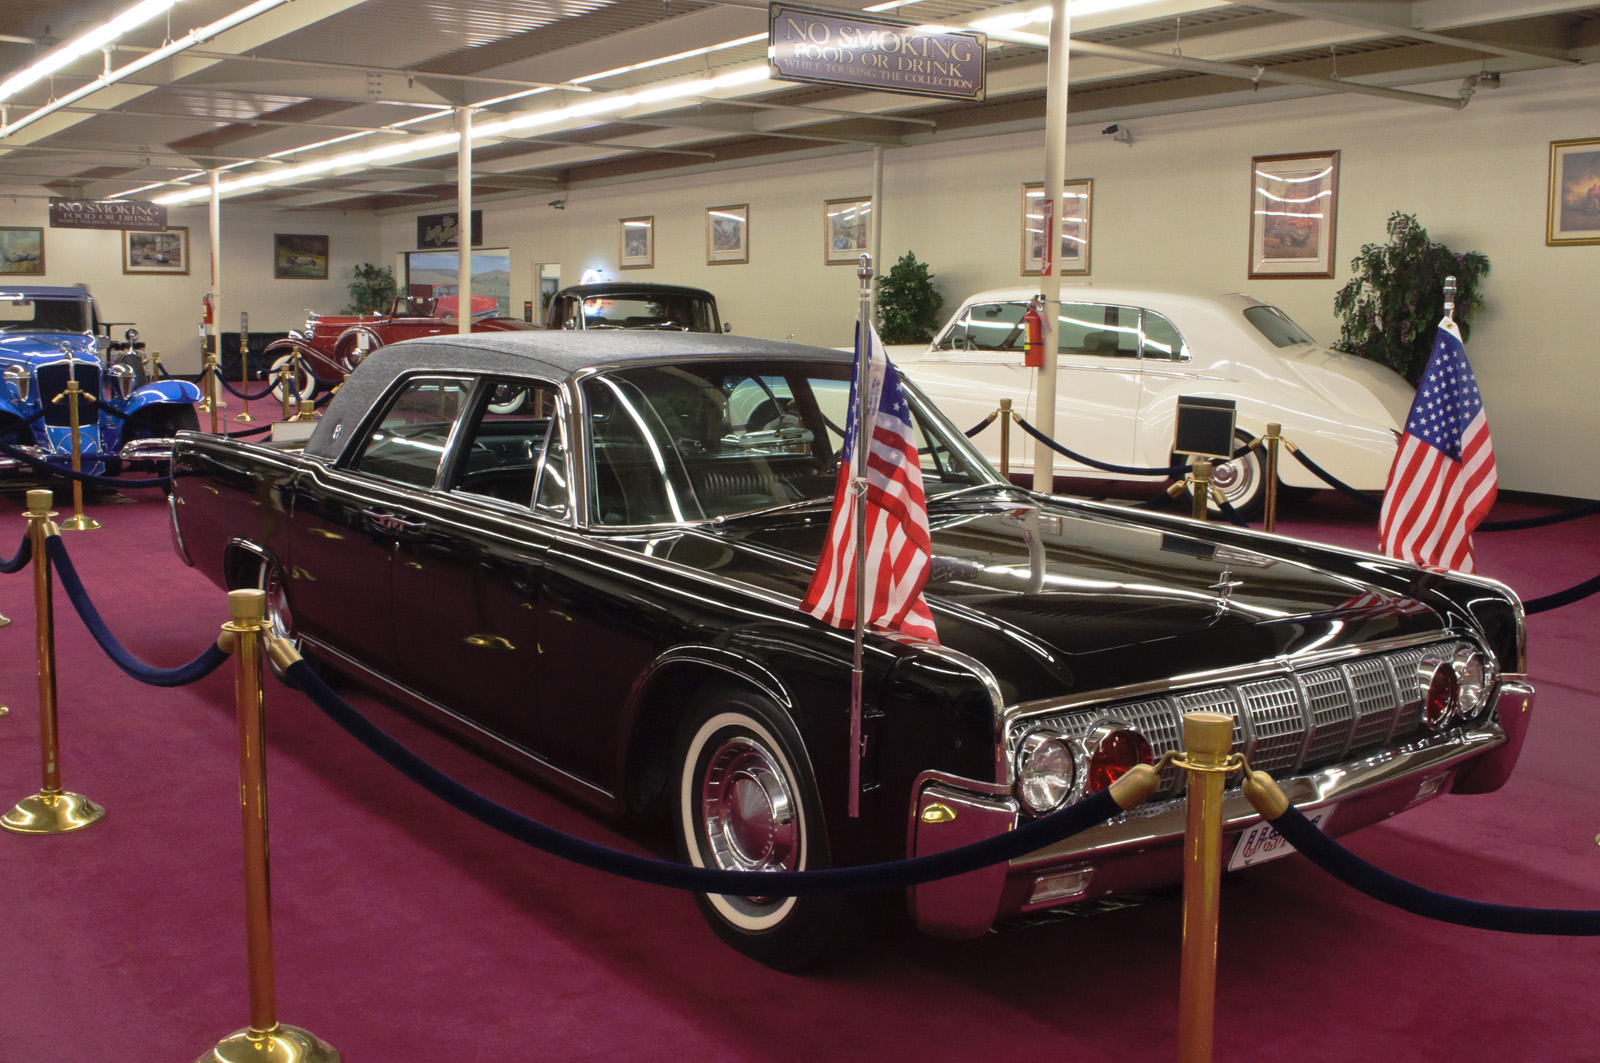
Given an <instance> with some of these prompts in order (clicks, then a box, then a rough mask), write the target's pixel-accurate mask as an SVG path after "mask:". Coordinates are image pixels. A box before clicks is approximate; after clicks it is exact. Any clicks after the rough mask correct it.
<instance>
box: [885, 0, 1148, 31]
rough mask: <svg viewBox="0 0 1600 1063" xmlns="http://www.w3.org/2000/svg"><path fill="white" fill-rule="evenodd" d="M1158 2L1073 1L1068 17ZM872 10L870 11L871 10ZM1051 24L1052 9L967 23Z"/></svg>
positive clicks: (993, 26)
mask: <svg viewBox="0 0 1600 1063" xmlns="http://www.w3.org/2000/svg"><path fill="white" fill-rule="evenodd" d="M1155 2H1156V0H1071V3H1070V4H1069V5H1068V7H1067V15H1068V16H1069V17H1071V18H1087V17H1088V16H1090V15H1104V14H1106V13H1108V12H1111V11H1124V10H1126V9H1128V8H1131V7H1143V6H1144V5H1146V4H1152V3H1155ZM869 10H870V9H869ZM1035 22H1037V23H1040V24H1042V25H1046V26H1048V25H1049V24H1050V9H1049V8H1048V7H1036V8H1034V9H1033V10H1032V11H1014V12H1011V13H1010V14H1005V15H996V16H994V17H993V18H980V19H973V20H971V21H970V22H968V23H967V25H969V26H971V27H972V28H973V29H975V30H983V31H986V32H992V31H994V30H1015V29H1021V28H1022V27H1023V26H1027V25H1030V24H1032V23H1035Z"/></svg>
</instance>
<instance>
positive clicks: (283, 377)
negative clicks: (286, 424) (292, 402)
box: [278, 365, 293, 421]
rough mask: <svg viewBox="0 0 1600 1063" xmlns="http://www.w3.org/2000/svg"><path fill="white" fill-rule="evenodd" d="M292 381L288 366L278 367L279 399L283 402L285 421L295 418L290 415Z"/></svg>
mask: <svg viewBox="0 0 1600 1063" xmlns="http://www.w3.org/2000/svg"><path fill="white" fill-rule="evenodd" d="M292 379H293V377H292V376H291V375H290V369H289V367H288V366H286V365H280V366H278V397H279V398H280V399H282V400H283V419H284V420H285V421H287V420H288V419H289V418H290V417H291V416H293V415H292V414H290V413H289V388H290V384H289V381H290V380H292Z"/></svg>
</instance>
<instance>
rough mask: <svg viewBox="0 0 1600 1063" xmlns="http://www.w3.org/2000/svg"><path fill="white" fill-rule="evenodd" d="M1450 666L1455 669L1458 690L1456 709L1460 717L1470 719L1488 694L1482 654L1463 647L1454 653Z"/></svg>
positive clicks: (1476, 713)
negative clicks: (1458, 702)
mask: <svg viewBox="0 0 1600 1063" xmlns="http://www.w3.org/2000/svg"><path fill="white" fill-rule="evenodd" d="M1450 663H1451V666H1452V667H1453V668H1454V669H1455V673H1456V685H1457V687H1458V688H1459V690H1460V694H1459V697H1460V706H1459V707H1458V708H1457V709H1456V712H1457V714H1459V715H1460V716H1461V718H1462V719H1471V718H1472V717H1474V716H1476V715H1478V710H1479V709H1481V708H1483V704H1484V701H1485V699H1487V698H1488V696H1489V689H1488V677H1489V670H1488V668H1487V667H1486V666H1485V663H1484V659H1483V654H1481V653H1479V652H1478V651H1477V650H1474V649H1470V648H1469V649H1464V650H1462V651H1461V652H1460V653H1458V654H1456V658H1455V660H1454V661H1451V662H1450Z"/></svg>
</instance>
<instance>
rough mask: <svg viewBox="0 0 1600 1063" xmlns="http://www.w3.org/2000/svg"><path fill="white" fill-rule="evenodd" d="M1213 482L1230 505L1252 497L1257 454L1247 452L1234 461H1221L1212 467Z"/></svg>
mask: <svg viewBox="0 0 1600 1063" xmlns="http://www.w3.org/2000/svg"><path fill="white" fill-rule="evenodd" d="M1211 484H1212V486H1214V487H1215V488H1216V489H1217V490H1218V491H1221V492H1222V497H1223V498H1226V499H1227V500H1228V505H1230V506H1236V505H1238V504H1239V503H1240V502H1241V501H1243V500H1244V499H1246V498H1248V497H1250V492H1251V491H1252V490H1254V489H1255V484H1256V463H1255V455H1254V454H1247V455H1245V456H1244V457H1242V458H1235V459H1234V460H1233V461H1224V462H1219V463H1217V464H1216V465H1213V466H1212V467H1211Z"/></svg>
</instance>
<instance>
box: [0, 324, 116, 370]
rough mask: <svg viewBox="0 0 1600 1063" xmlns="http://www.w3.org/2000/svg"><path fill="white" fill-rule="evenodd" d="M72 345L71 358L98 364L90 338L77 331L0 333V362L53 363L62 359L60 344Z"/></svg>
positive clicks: (93, 343)
mask: <svg viewBox="0 0 1600 1063" xmlns="http://www.w3.org/2000/svg"><path fill="white" fill-rule="evenodd" d="M63 343H68V344H71V345H72V355H73V357H75V358H77V359H78V360H80V361H84V362H94V363H96V364H98V363H99V361H100V354H99V350H98V349H97V348H96V347H95V342H94V337H93V336H87V335H84V334H83V333H81V332H0V359H4V360H6V361H10V362H45V361H55V360H56V359H57V358H60V357H61V356H62V353H61V345H62V344H63Z"/></svg>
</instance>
